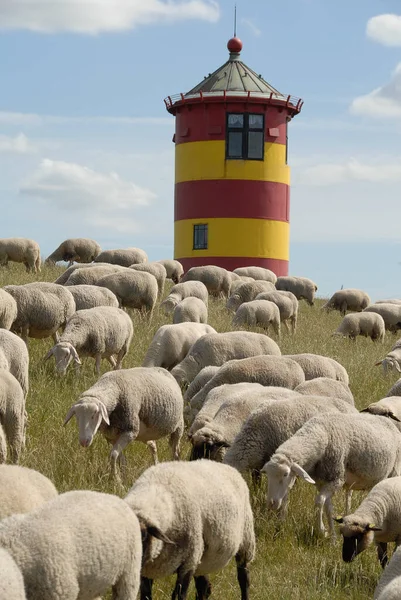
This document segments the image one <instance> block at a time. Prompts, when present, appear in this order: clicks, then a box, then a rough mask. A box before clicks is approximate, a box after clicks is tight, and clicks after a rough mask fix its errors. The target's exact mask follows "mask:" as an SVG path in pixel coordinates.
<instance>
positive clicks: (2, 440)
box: [0, 369, 25, 463]
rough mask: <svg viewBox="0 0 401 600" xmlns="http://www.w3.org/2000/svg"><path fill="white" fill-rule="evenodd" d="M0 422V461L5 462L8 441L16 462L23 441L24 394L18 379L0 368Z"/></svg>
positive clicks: (13, 459) (12, 458)
mask: <svg viewBox="0 0 401 600" xmlns="http://www.w3.org/2000/svg"><path fill="white" fill-rule="evenodd" d="M0 424H1V427H0V462H2V463H3V462H6V459H7V443H8V445H9V448H10V453H11V461H12V462H13V463H17V462H18V460H19V457H20V453H21V449H22V446H23V444H24V441H25V396H24V391H23V389H22V387H21V384H20V383H19V381H17V380H16V378H15V377H14V375H12V374H11V373H10V372H9V371H6V370H5V369H0ZM6 442H7V443H6Z"/></svg>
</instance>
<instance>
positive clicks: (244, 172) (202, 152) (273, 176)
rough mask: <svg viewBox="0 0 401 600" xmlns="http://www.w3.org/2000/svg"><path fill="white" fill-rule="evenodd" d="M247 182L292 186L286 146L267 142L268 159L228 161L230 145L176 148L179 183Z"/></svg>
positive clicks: (190, 144) (217, 142)
mask: <svg viewBox="0 0 401 600" xmlns="http://www.w3.org/2000/svg"><path fill="white" fill-rule="evenodd" d="M199 179H206V180H210V179H244V180H253V181H274V182H277V183H285V184H287V185H290V168H289V167H288V166H287V165H286V164H285V145H284V144H277V143H272V142H266V143H265V155H264V160H233V159H230V160H226V142H225V141H224V140H215V141H208V142H186V143H185V144H177V145H176V147H175V181H176V183H181V182H182V181H196V180H199Z"/></svg>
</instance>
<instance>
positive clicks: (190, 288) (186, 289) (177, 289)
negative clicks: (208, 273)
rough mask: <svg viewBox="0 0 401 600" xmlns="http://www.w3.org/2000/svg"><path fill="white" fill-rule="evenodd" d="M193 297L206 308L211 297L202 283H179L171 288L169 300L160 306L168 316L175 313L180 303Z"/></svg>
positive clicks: (166, 299) (165, 300)
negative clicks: (200, 301)
mask: <svg viewBox="0 0 401 600" xmlns="http://www.w3.org/2000/svg"><path fill="white" fill-rule="evenodd" d="M191 296H193V297H194V298H199V300H202V301H203V302H204V304H205V306H208V302H209V295H208V291H207V287H206V286H205V284H204V283H202V282H201V281H186V282H185V283H177V284H176V285H174V286H173V287H172V288H171V290H170V293H169V295H168V296H167V298H165V299H164V300H163V302H162V303H161V304H160V308H161V309H162V310H163V311H164V312H165V314H166V315H168V314H170V313H172V312H173V310H174V308H175V307H176V306H177V304H178V303H179V302H181V301H182V300H184V298H189V297H191Z"/></svg>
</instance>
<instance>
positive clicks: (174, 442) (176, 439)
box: [169, 427, 183, 460]
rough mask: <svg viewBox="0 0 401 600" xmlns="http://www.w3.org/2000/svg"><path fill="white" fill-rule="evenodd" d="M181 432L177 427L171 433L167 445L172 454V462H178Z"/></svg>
mask: <svg viewBox="0 0 401 600" xmlns="http://www.w3.org/2000/svg"><path fill="white" fill-rule="evenodd" d="M182 434H183V431H182V429H181V427H178V428H177V429H176V430H175V431H173V433H172V434H171V435H170V439H169V444H170V448H171V452H172V454H173V460H180V441H181V436H182Z"/></svg>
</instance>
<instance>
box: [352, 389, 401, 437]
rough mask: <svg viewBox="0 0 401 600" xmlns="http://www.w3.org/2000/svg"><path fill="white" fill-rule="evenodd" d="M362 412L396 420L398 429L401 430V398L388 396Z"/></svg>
mask: <svg viewBox="0 0 401 600" xmlns="http://www.w3.org/2000/svg"><path fill="white" fill-rule="evenodd" d="M361 412H368V413H370V414H372V415H381V416H382V417H389V418H390V419H394V421H396V423H395V424H396V425H397V427H398V429H400V430H401V398H400V397H399V396H386V397H385V398H382V399H381V400H378V401H377V402H371V404H369V406H367V407H366V408H364V409H363V410H362V411H361Z"/></svg>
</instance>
